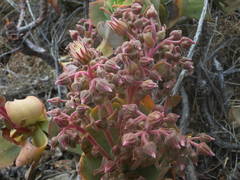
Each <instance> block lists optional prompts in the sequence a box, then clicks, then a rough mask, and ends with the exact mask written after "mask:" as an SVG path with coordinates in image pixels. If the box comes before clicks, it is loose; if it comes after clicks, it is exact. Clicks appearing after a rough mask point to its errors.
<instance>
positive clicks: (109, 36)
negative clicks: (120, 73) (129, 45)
mask: <svg viewBox="0 0 240 180" xmlns="http://www.w3.org/2000/svg"><path fill="white" fill-rule="evenodd" d="M97 30H98V33H99V34H100V35H101V36H102V38H103V41H105V44H107V45H108V46H109V45H110V46H111V47H112V48H117V47H119V46H120V45H122V43H123V42H124V41H125V39H124V37H122V36H120V35H119V34H117V33H116V32H114V31H113V30H112V29H111V27H110V26H109V25H108V24H107V23H105V22H101V23H99V24H98V26H97Z"/></svg>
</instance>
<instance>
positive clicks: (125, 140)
mask: <svg viewBox="0 0 240 180" xmlns="http://www.w3.org/2000/svg"><path fill="white" fill-rule="evenodd" d="M137 141H138V136H137V135H136V134H134V133H127V134H124V135H123V137H122V145H123V146H129V145H133V144H135V143H136V142H137Z"/></svg>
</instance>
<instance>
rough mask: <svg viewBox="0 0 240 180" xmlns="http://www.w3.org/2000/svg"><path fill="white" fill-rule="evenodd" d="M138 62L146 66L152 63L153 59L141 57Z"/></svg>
mask: <svg viewBox="0 0 240 180" xmlns="http://www.w3.org/2000/svg"><path fill="white" fill-rule="evenodd" d="M139 62H140V63H141V65H142V66H148V65H152V64H153V63H154V59H153V58H150V57H142V58H141V59H140V61H139Z"/></svg>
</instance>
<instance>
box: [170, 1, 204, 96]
mask: <svg viewBox="0 0 240 180" xmlns="http://www.w3.org/2000/svg"><path fill="white" fill-rule="evenodd" d="M207 9H208V0H204V6H203V9H202V13H201V16H200V19H199V22H198V27H197V31H196V34H195V36H194V39H193V40H194V42H195V44H192V46H191V47H190V50H189V52H188V55H187V57H188V58H192V57H193V54H194V50H195V48H196V44H197V43H198V41H199V37H200V35H201V33H202V27H203V22H204V19H205V17H206V14H207ZM186 74H187V70H182V72H181V73H180V75H179V77H178V80H177V82H176V84H175V86H174V87H173V89H172V95H176V93H177V91H178V90H179V88H180V85H181V83H182V81H183V79H184V77H185V75H186Z"/></svg>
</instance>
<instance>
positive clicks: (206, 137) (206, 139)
mask: <svg viewBox="0 0 240 180" xmlns="http://www.w3.org/2000/svg"><path fill="white" fill-rule="evenodd" d="M198 138H199V140H200V141H201V142H209V141H213V140H215V139H214V138H213V137H211V136H209V135H207V134H205V133H200V134H198Z"/></svg>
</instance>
